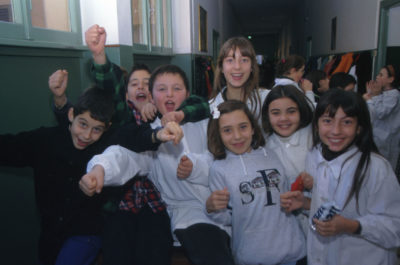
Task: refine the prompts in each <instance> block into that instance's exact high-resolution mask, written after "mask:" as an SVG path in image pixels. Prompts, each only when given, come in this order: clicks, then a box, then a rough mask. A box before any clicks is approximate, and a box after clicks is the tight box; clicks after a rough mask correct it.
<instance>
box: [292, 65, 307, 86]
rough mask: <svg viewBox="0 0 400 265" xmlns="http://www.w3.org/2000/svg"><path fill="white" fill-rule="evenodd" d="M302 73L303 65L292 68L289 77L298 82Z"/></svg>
mask: <svg viewBox="0 0 400 265" xmlns="http://www.w3.org/2000/svg"><path fill="white" fill-rule="evenodd" d="M303 75H304V65H303V66H302V67H301V68H300V69H298V70H296V68H292V69H291V70H290V74H289V77H290V78H292V79H293V81H295V82H296V83H298V82H300V80H301V78H302V77H303Z"/></svg>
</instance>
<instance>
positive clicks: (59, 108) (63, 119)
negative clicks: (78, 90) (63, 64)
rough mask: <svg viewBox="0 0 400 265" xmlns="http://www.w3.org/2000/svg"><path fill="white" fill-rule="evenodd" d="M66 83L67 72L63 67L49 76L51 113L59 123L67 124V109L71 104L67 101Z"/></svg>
mask: <svg viewBox="0 0 400 265" xmlns="http://www.w3.org/2000/svg"><path fill="white" fill-rule="evenodd" d="M67 85H68V72H67V70H65V69H60V70H57V71H55V72H54V73H52V74H51V75H50V76H49V89H50V91H51V93H52V94H53V102H54V105H53V113H54V115H55V117H56V119H57V122H58V124H59V125H62V126H67V125H68V124H69V120H68V110H69V108H70V107H71V106H72V105H71V103H70V102H69V101H68V98H67V95H66V90H67Z"/></svg>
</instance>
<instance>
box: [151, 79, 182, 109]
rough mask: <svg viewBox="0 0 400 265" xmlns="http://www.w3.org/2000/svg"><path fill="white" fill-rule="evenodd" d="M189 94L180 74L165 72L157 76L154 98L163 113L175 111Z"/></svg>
mask: <svg viewBox="0 0 400 265" xmlns="http://www.w3.org/2000/svg"><path fill="white" fill-rule="evenodd" d="M188 96H189V92H188V91H187V89H186V87H185V84H184V82H183V79H182V78H181V76H180V75H179V74H172V73H164V74H161V75H159V76H157V77H156V79H155V81H154V86H153V100H154V104H155V105H156V107H157V109H158V111H159V112H160V113H161V114H162V115H164V114H166V113H168V112H171V111H175V110H176V109H177V108H178V107H179V106H180V105H181V104H182V102H183V101H184V100H185V99H186V98H187V97H188Z"/></svg>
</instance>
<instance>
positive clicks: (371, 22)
mask: <svg viewBox="0 0 400 265" xmlns="http://www.w3.org/2000/svg"><path fill="white" fill-rule="evenodd" d="M379 2H380V0H335V1H320V0H308V1H307V2H306V5H307V8H308V10H309V14H310V15H309V20H308V22H307V25H306V34H305V35H304V36H305V38H306V36H312V55H325V54H332V53H345V52H350V51H362V50H372V49H376V48H377V38H378V19H379ZM334 17H337V31H336V36H337V37H336V49H335V50H334V51H332V50H331V49H330V47H331V20H332V18H334ZM304 42H305V40H304Z"/></svg>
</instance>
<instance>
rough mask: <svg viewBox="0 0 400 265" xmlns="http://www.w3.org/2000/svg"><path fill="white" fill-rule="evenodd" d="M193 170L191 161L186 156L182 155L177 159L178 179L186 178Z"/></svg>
mask: <svg viewBox="0 0 400 265" xmlns="http://www.w3.org/2000/svg"><path fill="white" fill-rule="evenodd" d="M192 170H193V163H192V161H191V160H190V159H189V158H188V157H187V156H185V155H184V156H182V157H181V160H180V161H179V165H178V170H177V172H176V175H177V176H178V178H180V179H186V178H188V177H189V176H190V174H191V173H192Z"/></svg>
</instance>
